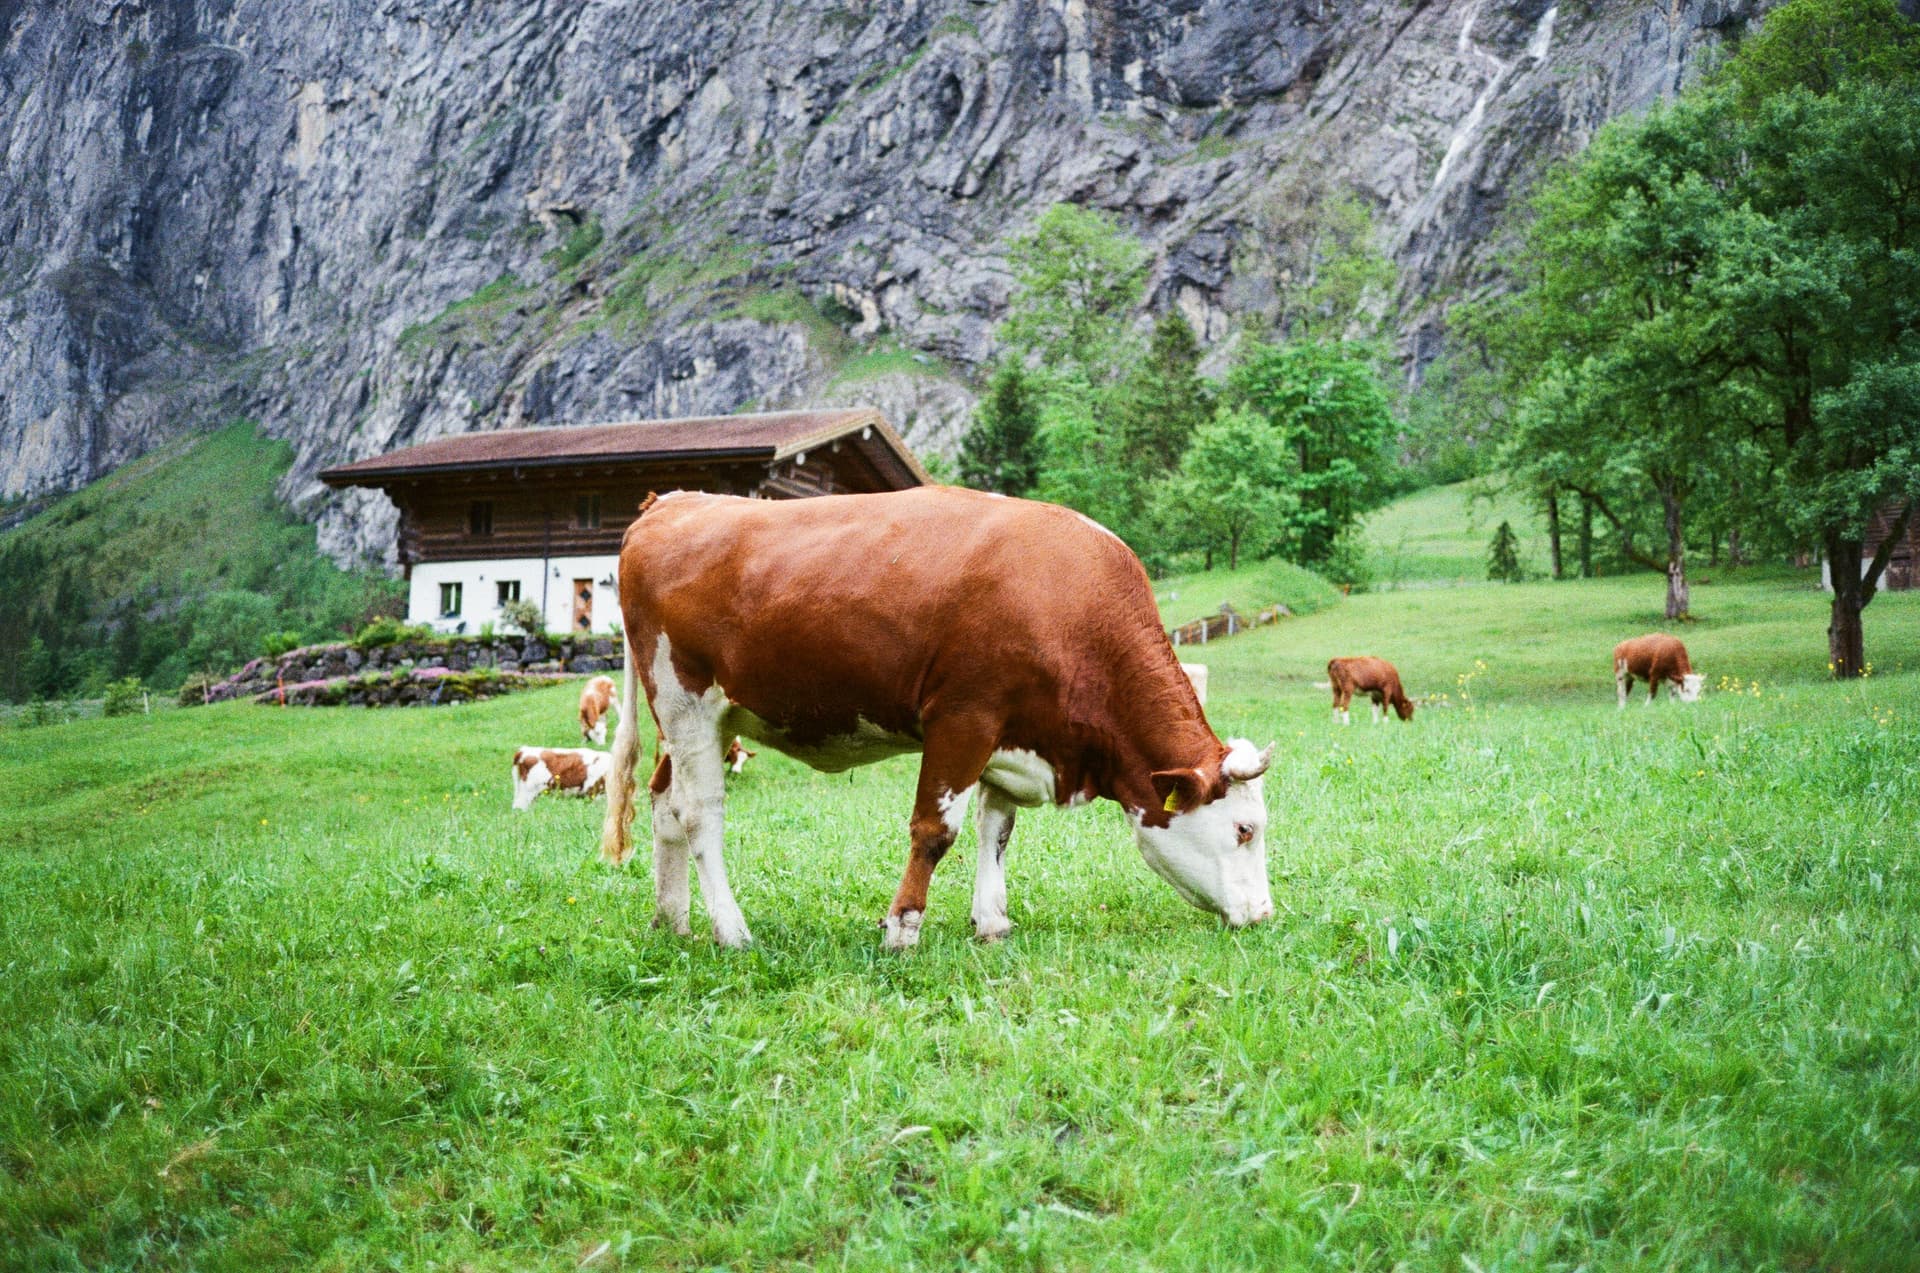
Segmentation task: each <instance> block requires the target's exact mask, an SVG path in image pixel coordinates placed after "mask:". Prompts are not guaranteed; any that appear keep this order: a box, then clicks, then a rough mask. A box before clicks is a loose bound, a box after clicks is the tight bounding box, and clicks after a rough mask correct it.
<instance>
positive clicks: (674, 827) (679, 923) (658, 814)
mask: <svg viewBox="0 0 1920 1273" xmlns="http://www.w3.org/2000/svg"><path fill="white" fill-rule="evenodd" d="M647 785H648V788H649V789H650V790H651V791H652V793H653V926H654V927H655V928H671V929H672V930H673V931H674V932H675V933H677V934H679V935H680V936H682V937H685V936H687V935H688V934H690V933H692V932H693V922H692V910H693V897H692V892H691V890H690V888H689V887H688V866H689V864H688V860H687V855H688V852H689V846H688V843H687V829H686V827H684V826H682V825H681V824H680V819H679V817H678V816H677V815H676V814H675V813H674V812H673V800H672V798H671V789H672V785H673V758H672V757H671V756H669V755H667V754H666V753H665V752H662V753H660V763H659V764H658V765H656V766H654V770H653V781H652V782H650V783H648V784H647Z"/></svg>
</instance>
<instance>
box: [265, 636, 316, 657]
mask: <svg viewBox="0 0 1920 1273" xmlns="http://www.w3.org/2000/svg"><path fill="white" fill-rule="evenodd" d="M305 644H306V642H305V641H303V640H302V639H301V637H300V634H299V633H298V632H295V631H292V630H291V629H283V630H282V631H279V632H269V633H267V636H266V639H265V640H264V641H262V642H261V643H260V648H261V650H262V651H263V652H264V653H265V654H266V656H267V657H268V658H270V659H277V658H279V657H280V656H281V655H282V654H290V653H292V652H293V651H294V650H297V649H299V648H300V647H301V646H303V645H305Z"/></svg>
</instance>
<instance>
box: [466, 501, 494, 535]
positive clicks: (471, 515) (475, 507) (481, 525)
mask: <svg viewBox="0 0 1920 1273" xmlns="http://www.w3.org/2000/svg"><path fill="white" fill-rule="evenodd" d="M467 533H468V534H470V535H491V534H493V501H492V500H490V499H477V500H475V501H473V503H472V504H470V505H468V506H467Z"/></svg>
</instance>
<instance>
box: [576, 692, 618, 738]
mask: <svg viewBox="0 0 1920 1273" xmlns="http://www.w3.org/2000/svg"><path fill="white" fill-rule="evenodd" d="M613 707H614V685H613V678H612V677H611V676H596V677H594V678H593V679H592V680H591V681H588V682H587V683H586V685H584V686H583V687H581V690H580V737H582V738H584V739H586V740H587V741H588V742H591V743H599V744H600V745H601V746H602V747H604V746H606V745H607V713H608V712H610V711H612V710H613Z"/></svg>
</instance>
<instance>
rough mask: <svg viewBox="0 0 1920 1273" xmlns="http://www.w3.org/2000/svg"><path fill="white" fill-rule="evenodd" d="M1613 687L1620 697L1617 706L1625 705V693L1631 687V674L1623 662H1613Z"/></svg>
mask: <svg viewBox="0 0 1920 1273" xmlns="http://www.w3.org/2000/svg"><path fill="white" fill-rule="evenodd" d="M1613 689H1614V693H1615V694H1617V695H1619V698H1620V701H1619V703H1618V706H1620V707H1625V706H1626V705H1627V693H1628V692H1629V691H1630V690H1632V689H1633V674H1632V673H1630V672H1628V671H1627V665H1626V664H1625V663H1615V664H1614V665H1613Z"/></svg>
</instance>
